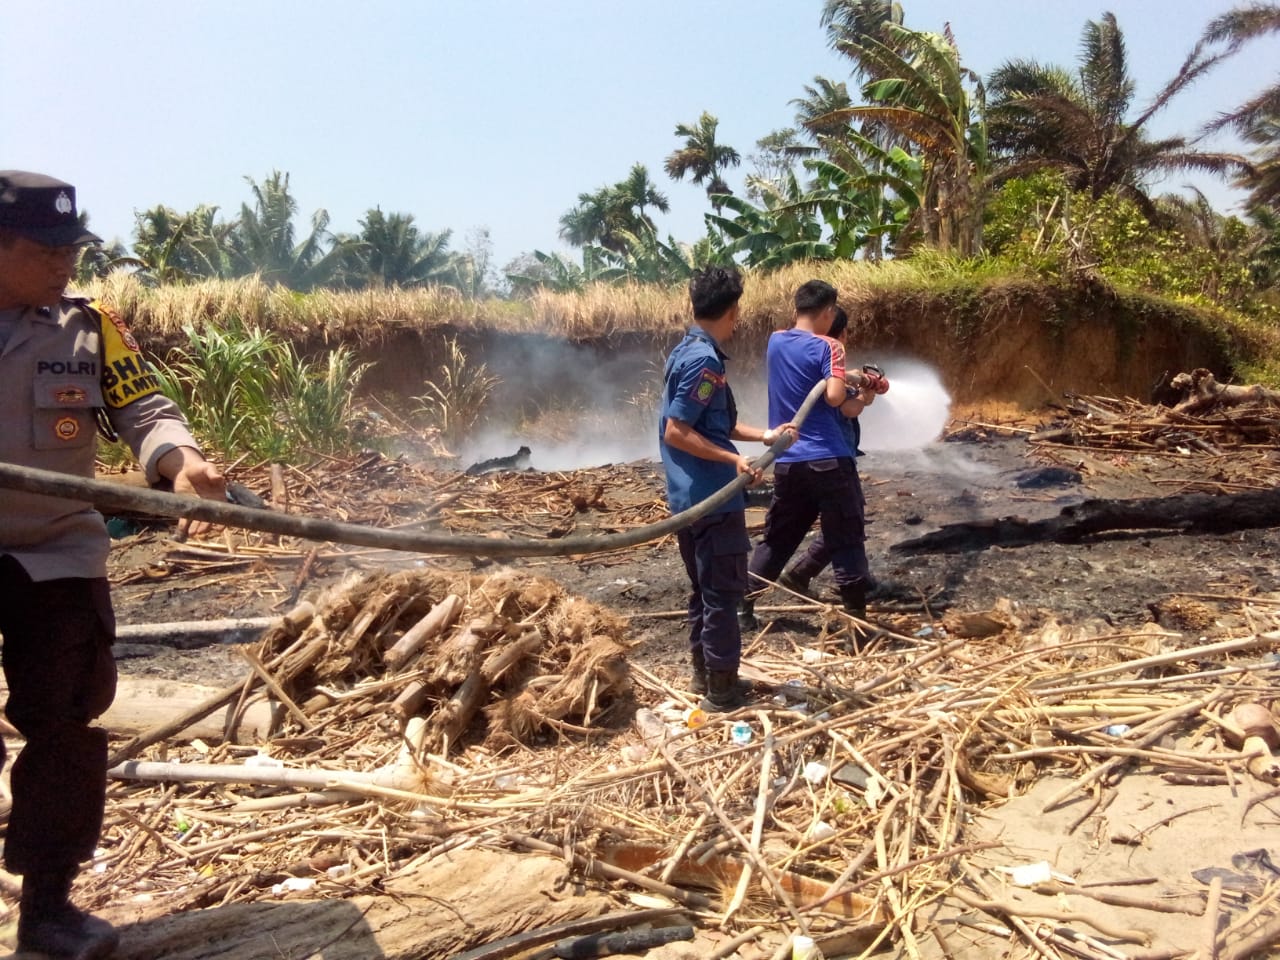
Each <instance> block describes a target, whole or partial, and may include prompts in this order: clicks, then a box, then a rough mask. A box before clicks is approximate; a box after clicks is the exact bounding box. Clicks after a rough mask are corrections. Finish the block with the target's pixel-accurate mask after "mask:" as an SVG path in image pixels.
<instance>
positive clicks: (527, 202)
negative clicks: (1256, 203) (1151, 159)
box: [0, 0, 1280, 265]
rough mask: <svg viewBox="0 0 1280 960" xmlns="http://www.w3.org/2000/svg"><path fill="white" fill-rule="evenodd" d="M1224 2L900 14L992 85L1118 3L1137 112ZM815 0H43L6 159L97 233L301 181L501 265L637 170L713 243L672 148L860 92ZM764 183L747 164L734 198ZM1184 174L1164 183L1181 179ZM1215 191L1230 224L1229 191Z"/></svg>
mask: <svg viewBox="0 0 1280 960" xmlns="http://www.w3.org/2000/svg"><path fill="white" fill-rule="evenodd" d="M1233 5H1235V4H1233V3H1232V2H1228V0H1112V2H1110V3H1109V4H1108V3H1092V2H1078V0H1052V2H1051V0H963V2H956V0H952V2H950V3H944V2H942V0H904V6H905V10H906V21H907V25H908V26H911V27H913V28H916V29H922V30H940V29H941V28H942V25H943V23H944V21H948V20H949V21H950V23H951V26H952V30H953V31H954V33H955V35H956V38H957V41H958V43H959V46H960V51H961V55H962V58H963V61H964V63H965V64H966V65H967V66H969V67H970V68H972V69H974V70H976V71H978V72H979V73H981V74H983V75H984V76H985V75H986V74H987V73H989V72H990V70H991V69H992V68H994V67H995V66H997V65H998V64H1000V63H1001V62H1003V61H1004V60H1006V59H1010V58H1015V57H1022V58H1028V59H1035V60H1039V61H1042V62H1048V63H1056V64H1060V65H1063V66H1073V65H1074V61H1075V55H1076V52H1077V49H1078V45H1079V37H1080V30H1081V27H1082V26H1083V24H1084V21H1085V20H1086V19H1096V18H1097V17H1098V16H1100V15H1101V13H1102V12H1103V11H1104V10H1108V9H1110V10H1112V11H1114V12H1115V14H1116V16H1117V17H1118V19H1119V21H1120V26H1121V27H1122V29H1123V30H1124V33H1125V37H1126V39H1127V41H1128V48H1129V55H1130V63H1131V66H1132V71H1133V73H1134V75H1135V77H1136V79H1137V81H1138V85H1139V88H1138V99H1139V101H1142V102H1145V100H1146V99H1147V98H1148V97H1150V96H1151V95H1153V94H1154V93H1155V92H1156V90H1157V89H1158V88H1159V87H1160V86H1161V85H1162V84H1163V83H1164V81H1166V80H1167V79H1168V78H1170V77H1171V76H1172V75H1173V74H1174V72H1175V71H1176V69H1177V67H1178V65H1179V64H1180V62H1181V61H1182V59H1183V57H1184V56H1185V54H1186V53H1187V51H1188V50H1189V49H1190V48H1191V46H1192V44H1193V43H1194V41H1195V39H1196V37H1197V36H1198V35H1199V33H1200V31H1201V29H1202V28H1203V26H1204V24H1205V23H1206V22H1207V21H1208V20H1209V19H1210V18H1211V17H1212V16H1214V15H1215V14H1217V13H1220V12H1222V11H1225V10H1227V9H1230V8H1231V7H1232V6H1233ZM820 9H821V2H820V0H782V2H780V0H643V2H632V3H619V2H609V0H545V2H543V3H537V4H535V3H532V2H514V0H490V2H470V0H449V2H444V0H417V2H411V0H400V2H392V0H363V2H353V0H287V2H286V0H181V2H174V0H118V2H116V3H111V4H107V3H88V2H85V0H43V2H41V3H21V4H19V3H13V4H10V5H9V6H8V9H6V11H5V14H4V17H3V32H2V33H0V90H3V91H5V93H4V96H3V97H0V168H17V169H31V170H40V171H43V172H47V173H51V174H54V175H56V176H60V177H62V178H64V179H67V180H70V181H71V182H73V183H75V184H76V186H77V188H78V191H79V199H80V204H81V206H82V208H84V209H87V210H88V211H89V213H90V215H91V218H92V226H93V227H94V228H95V229H96V230H97V231H98V232H99V233H101V234H102V235H103V236H105V237H108V238H111V237H118V238H120V239H123V240H125V241H126V242H129V241H130V240H131V237H132V230H133V212H134V211H135V210H140V209H144V208H147V207H150V206H153V205H155V204H157V203H164V204H167V205H169V206H171V207H175V208H177V209H179V210H184V211H185V210H188V209H190V208H192V207H194V206H195V205H196V204H198V203H200V202H211V203H215V204H218V205H219V206H220V207H221V208H222V211H223V213H224V214H225V215H226V216H227V217H231V216H234V215H235V213H236V212H237V211H238V210H239V206H240V204H241V203H242V202H244V201H246V200H247V199H248V197H249V190H248V186H247V184H246V183H245V182H244V179H243V178H244V177H245V176H251V177H253V178H255V179H257V180H261V179H263V178H264V177H265V176H266V175H267V174H268V173H270V171H271V170H272V169H280V170H284V171H287V172H288V173H289V174H290V176H291V184H292V188H293V192H294V195H295V196H296V198H297V199H298V202H299V206H300V210H301V213H302V214H303V217H304V218H308V217H309V216H310V214H311V213H312V211H314V210H315V209H316V208H318V207H325V208H327V209H328V211H329V213H330V215H331V217H332V223H331V228H332V229H334V230H339V231H354V230H356V229H357V223H356V222H357V220H358V219H360V218H361V217H362V216H363V214H364V212H365V211H366V210H368V209H369V208H370V207H373V206H375V205H381V207H382V209H383V210H384V211H387V212H391V211H402V212H406V213H412V214H413V215H414V216H415V218H416V220H417V222H418V223H419V224H420V225H421V226H422V227H423V228H424V229H429V230H438V229H443V228H445V227H450V228H453V230H454V247H455V249H459V248H462V247H463V246H464V245H465V240H464V238H465V236H466V234H467V233H468V231H470V230H472V229H474V228H477V227H482V226H483V227H488V228H489V230H490V232H491V235H492V240H493V245H494V257H495V262H496V263H497V264H498V265H501V264H503V263H505V262H506V261H507V260H509V259H511V258H512V257H514V256H515V255H517V254H518V253H520V252H522V251H528V250H532V249H534V248H540V249H543V250H553V249H563V245H562V244H561V243H560V242H559V241H558V239H557V221H558V219H559V217H560V215H561V214H562V213H564V212H565V211H566V210H567V209H568V208H569V207H571V206H572V205H573V204H574V202H575V198H576V197H577V194H578V193H580V192H583V191H587V190H592V189H595V188H596V187H599V186H602V185H604V184H606V183H613V182H616V181H617V180H620V179H622V177H623V176H625V175H626V173H627V171H628V170H629V168H630V167H631V165H632V164H633V163H635V162H637V161H639V162H641V163H644V164H646V165H647V166H648V168H649V171H650V175H651V176H652V177H653V178H654V179H655V180H657V181H659V182H660V184H661V186H662V187H663V189H664V190H665V191H666V193H667V194H668V196H669V198H670V200H671V204H672V211H671V213H670V214H668V215H666V216H660V217H659V227H660V229H661V230H662V231H663V232H664V233H668V232H669V233H671V234H674V235H675V236H676V238H677V239H681V240H692V239H696V237H697V236H698V235H700V234H701V232H702V214H703V213H704V212H705V211H706V209H707V204H706V201H705V196H704V194H703V193H702V191H701V189H700V188H697V187H694V186H693V185H691V184H689V183H687V182H685V183H674V182H672V181H670V180H669V179H667V177H666V175H665V174H664V173H663V172H662V161H663V158H664V157H665V156H666V155H667V154H668V153H670V152H671V151H672V150H673V149H675V148H676V147H677V146H678V141H677V139H676V138H675V137H674V135H673V133H672V131H673V128H674V126H675V124H676V123H678V122H692V121H694V120H695V119H696V118H697V116H698V115H699V113H701V111H703V110H709V111H711V112H712V113H713V114H715V115H716V116H718V117H719V118H720V139H721V140H722V141H723V142H725V143H728V144H730V145H732V146H734V147H735V148H736V149H737V150H738V151H739V152H740V153H742V154H743V156H744V158H745V157H746V156H747V155H748V154H750V153H752V152H753V151H754V144H755V141H756V140H757V139H758V138H759V137H761V136H763V135H765V134H767V133H769V132H770V131H771V130H774V129H777V128H779V127H783V126H787V125H790V124H791V122H792V118H793V109H792V108H791V106H790V105H789V101H790V100H791V99H793V98H795V97H798V96H800V95H801V94H802V93H803V86H804V84H806V83H811V82H812V80H813V77H814V76H815V75H817V74H823V75H825V76H828V77H831V78H833V79H840V80H844V79H847V77H848V73H849V71H848V67H847V61H845V60H844V59H843V58H841V57H838V56H836V55H835V54H833V53H831V52H830V51H829V50H828V49H827V47H826V38H825V34H824V32H823V31H822V29H821V28H820V26H819V23H818V17H819V11H820ZM1277 54H1280V42H1278V41H1275V40H1268V41H1265V42H1259V43H1256V44H1255V45H1254V46H1252V47H1250V48H1248V49H1247V50H1246V52H1245V53H1244V55H1243V56H1241V57H1240V58H1238V59H1237V61H1236V62H1234V63H1232V64H1229V65H1228V66H1227V67H1225V68H1222V69H1220V70H1219V71H1218V72H1217V73H1216V74H1214V75H1211V76H1210V77H1209V78H1207V79H1206V80H1204V81H1202V82H1201V83H1200V84H1199V85H1198V86H1196V87H1195V88H1193V89H1192V90H1191V91H1190V92H1189V93H1187V94H1184V95H1183V96H1182V97H1181V98H1179V99H1178V100H1176V101H1175V102H1174V104H1173V106H1172V107H1171V108H1170V109H1168V110H1166V111H1165V112H1164V113H1163V114H1161V115H1160V117H1159V118H1158V119H1159V122H1158V123H1157V124H1155V125H1154V126H1153V127H1152V130H1153V133H1155V134H1157V135H1160V134H1170V133H1175V132H1190V131H1193V130H1194V129H1195V128H1196V127H1198V126H1199V125H1200V124H1201V123H1202V122H1204V121H1205V120H1207V119H1208V118H1210V117H1211V116H1213V115H1214V114H1215V113H1216V112H1218V111H1219V110H1223V109H1226V108H1228V107H1231V106H1233V105H1235V104H1237V103H1239V102H1241V101H1243V100H1244V99H1246V98H1247V97H1248V96H1249V95H1251V94H1253V93H1255V92H1256V91H1257V90H1259V89H1260V88H1261V87H1262V86H1264V85H1265V84H1267V83H1269V82H1273V81H1274V79H1275V75H1276V72H1277V67H1276V64H1278V63H1280V56H1278V55H1277ZM749 169H750V164H749V163H747V162H745V160H744V164H743V167H742V168H741V171H740V172H739V173H738V174H737V175H735V176H733V177H731V182H732V183H734V184H735V186H736V184H737V183H738V181H739V180H740V177H741V174H742V173H743V172H746V171H748V170H749ZM1178 185H1179V184H1178V183H1170V184H1168V185H1167V188H1169V189H1173V188H1176V187H1177V186H1178ZM1203 185H1204V186H1205V187H1206V192H1209V193H1210V196H1211V197H1212V198H1213V199H1214V201H1215V203H1216V204H1217V205H1218V206H1219V207H1220V208H1222V209H1226V208H1228V206H1229V205H1230V204H1231V203H1232V202H1233V200H1234V197H1235V195H1234V194H1232V193H1231V192H1230V191H1228V190H1227V189H1226V188H1224V187H1209V186H1208V185H1207V184H1203Z"/></svg>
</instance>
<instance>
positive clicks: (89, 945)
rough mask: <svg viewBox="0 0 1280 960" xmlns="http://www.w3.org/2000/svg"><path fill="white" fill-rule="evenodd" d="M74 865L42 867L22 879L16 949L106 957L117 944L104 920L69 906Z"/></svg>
mask: <svg viewBox="0 0 1280 960" xmlns="http://www.w3.org/2000/svg"><path fill="white" fill-rule="evenodd" d="M75 873H76V870H75V868H74V867H71V868H67V869H53V870H45V869H42V870H40V871H38V872H36V873H28V874H27V875H26V876H24V877H23V878H22V902H21V905H20V907H19V913H18V952H19V953H40V954H44V955H45V956H47V957H57V958H66V960H105V958H107V957H109V956H111V954H112V953H114V952H115V949H116V947H117V946H118V945H119V943H120V934H118V933H117V932H116V930H115V928H114V927H113V926H111V924H109V923H107V921H105V920H103V919H101V918H99V917H94V916H91V915H90V914H87V913H85V912H83V911H82V910H77V909H76V908H75V907H73V906H72V905H71V901H70V894H71V880H72V878H73V877H74V876H75Z"/></svg>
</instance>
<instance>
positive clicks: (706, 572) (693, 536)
mask: <svg viewBox="0 0 1280 960" xmlns="http://www.w3.org/2000/svg"><path fill="white" fill-rule="evenodd" d="M741 297H742V277H741V276H740V275H739V274H738V271H737V270H735V269H733V268H732V267H711V268H708V269H707V270H704V271H701V272H700V273H697V274H695V275H694V277H693V279H692V280H690V281H689V299H690V301H691V302H692V304H693V319H694V325H693V327H692V328H691V329H690V330H689V332H688V333H687V334H686V335H685V338H684V339H683V340H682V341H680V343H679V344H677V345H676V348H675V349H674V350H672V351H671V355H670V356H669V357H668V358H667V363H666V367H665V368H664V370H663V374H662V377H663V383H662V413H661V418H660V420H659V422H658V439H659V446H660V448H661V451H662V464H663V466H664V467H665V468H666V473H667V503H668V504H669V505H670V507H671V512H672V513H681V512H683V511H685V510H688V509H689V508H690V507H692V506H693V505H694V504H696V503H698V502H700V501H702V500H705V499H706V498H707V497H709V496H711V494H713V493H715V492H716V491H717V490H720V489H721V488H722V487H724V486H725V485H726V484H729V483H731V482H733V480H734V479H735V478H736V477H737V476H738V475H739V474H742V473H745V474H748V475H750V476H751V478H752V481H753V482H756V481H758V480H759V479H760V471H759V470H758V469H756V468H755V467H753V466H752V465H751V461H750V460H749V459H747V458H746V457H744V456H742V455H741V454H740V453H738V450H737V448H736V447H734V445H733V441H734V440H757V441H760V442H762V443H765V444H772V443H773V442H774V441H775V440H776V439H777V438H778V437H779V436H781V435H782V434H783V433H787V434H788V435H790V436H791V437H794V436H795V429H794V428H793V427H792V426H791V424H790V423H783V424H782V425H781V426H778V427H775V428H773V429H770V430H762V429H760V428H759V427H749V426H747V425H746V424H742V423H739V422H738V408H737V406H736V404H735V403H734V402H733V391H732V390H730V389H729V381H728V379H727V378H726V376H725V366H724V362H725V353H724V350H723V346H724V344H725V343H727V342H728V341H729V339H730V338H731V337H732V336H733V330H734V327H735V326H736V325H737V322H738V300H739V299H740V298H741ZM745 510H746V499H745V497H743V495H742V493H741V492H739V493H738V494H737V496H735V497H734V498H733V499H732V500H730V501H729V502H728V503H726V504H724V505H723V506H722V507H720V508H719V510H717V511H716V512H715V513H712V514H709V515H708V516H705V517H702V518H701V519H699V520H695V521H694V522H693V523H692V524H690V525H689V526H687V527H685V528H684V529H683V530H681V531H680V532H679V533H678V534H676V539H677V542H678V543H679V546H680V558H681V559H682V560H683V561H684V566H685V571H686V572H687V573H688V574H689V582H690V583H691V584H692V586H693V589H692V592H691V593H690V595H689V656H690V659H691V660H692V662H693V679H692V683H691V685H690V687H691V689H692V690H693V691H694V692H695V693H703V694H706V696H705V697H704V699H703V700H702V704H701V706H702V708H703V709H704V710H707V711H717V712H720V711H728V710H735V709H737V708H738V707H740V706H742V705H743V704H744V703H745V702H746V691H747V690H749V689H750V684H746V683H744V684H739V682H738V666H739V662H740V660H741V657H742V634H741V632H740V629H739V626H738V618H737V615H736V614H737V609H738V605H739V604H740V603H741V601H742V598H743V596H744V595H745V594H746V592H747V553H748V552H749V551H750V549H751V541H750V540H749V539H748V537H747V522H746V513H745Z"/></svg>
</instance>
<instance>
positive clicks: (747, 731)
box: [729, 720, 751, 747]
mask: <svg viewBox="0 0 1280 960" xmlns="http://www.w3.org/2000/svg"><path fill="white" fill-rule="evenodd" d="M729 737H730V739H731V740H733V742H734V743H736V744H737V745H738V746H740V747H742V746H746V745H747V744H748V743H750V742H751V724H749V723H747V721H745V720H735V721H734V723H733V726H732V727H730V728H729Z"/></svg>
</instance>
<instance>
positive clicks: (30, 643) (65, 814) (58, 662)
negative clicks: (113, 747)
mask: <svg viewBox="0 0 1280 960" xmlns="http://www.w3.org/2000/svg"><path fill="white" fill-rule="evenodd" d="M0 634H3V636H4V650H3V659H4V676H5V681H6V682H7V683H8V685H9V702H8V703H7V704H6V706H5V715H6V716H7V717H8V718H9V720H10V722H11V723H12V724H13V725H14V726H15V727H17V728H18V731H19V732H20V733H21V734H22V735H23V737H25V738H26V741H27V742H26V746H24V747H23V748H22V752H21V753H19V754H18V759H17V761H15V763H14V765H13V773H12V776H11V778H10V786H11V788H12V791H13V810H12V812H11V813H10V815H9V829H8V832H7V834H6V836H5V845H4V858H5V866H6V867H7V868H8V869H9V871H10V872H11V873H36V872H41V873H44V872H55V871H58V870H63V871H65V870H68V869H71V868H74V867H75V865H76V864H78V863H80V862H81V861H83V860H88V859H89V858H90V857H92V856H93V850H94V847H95V846H97V842H98V835H99V833H100V832H101V831H102V815H103V810H104V808H105V805H106V791H107V735H106V732H105V731H104V730H101V729H99V728H96V727H90V726H89V724H90V722H91V721H92V720H93V719H94V718H95V717H98V716H101V715H102V713H103V712H105V711H106V709H107V707H109V706H110V705H111V701H112V698H114V697H115V691H116V665H115V661H114V659H113V658H112V656H111V643H112V640H113V638H114V634H115V616H114V614H113V613H112V609H111V597H110V591H109V588H108V585H107V581H106V579H105V578H100V579H75V578H68V579H61V580H46V581H41V582H34V581H32V579H31V578H30V577H29V576H27V573H26V571H25V570H24V569H23V568H22V566H21V564H19V563H18V562H17V561H16V560H14V559H13V558H12V557H9V556H2V557H0ZM2 761H3V753H2V752H0V762H2Z"/></svg>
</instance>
